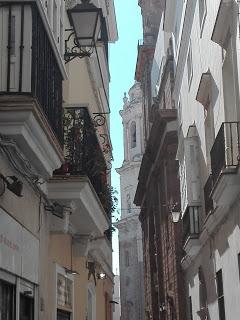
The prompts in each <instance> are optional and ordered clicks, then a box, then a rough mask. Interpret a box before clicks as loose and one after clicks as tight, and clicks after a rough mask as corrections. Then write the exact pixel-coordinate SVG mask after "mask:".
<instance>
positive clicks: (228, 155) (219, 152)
mask: <svg viewBox="0 0 240 320" xmlns="http://www.w3.org/2000/svg"><path fill="white" fill-rule="evenodd" d="M210 155H211V167H212V178H213V183H215V182H216V181H217V179H218V177H219V176H220V174H221V173H222V172H224V170H225V169H228V170H229V172H230V171H231V169H232V170H234V169H236V168H237V167H238V164H239V122H223V123H222V125H221V128H220V129H219V132H218V134H217V137H216V139H215V142H214V144H213V147H212V149H211V152H210ZM226 172H228V171H226Z"/></svg>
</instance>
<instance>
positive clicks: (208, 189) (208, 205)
mask: <svg viewBox="0 0 240 320" xmlns="http://www.w3.org/2000/svg"><path fill="white" fill-rule="evenodd" d="M212 190H213V178H212V175H211V174H210V175H209V177H208V179H207V182H206V184H205V186H204V199H205V213H206V215H208V214H209V213H211V212H212V211H213V199H212Z"/></svg>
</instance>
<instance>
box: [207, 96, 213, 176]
mask: <svg viewBox="0 0 240 320" xmlns="http://www.w3.org/2000/svg"><path fill="white" fill-rule="evenodd" d="M204 113H205V122H204V129H205V144H206V160H207V169H208V172H209V173H210V172H211V155H210V151H211V149H212V146H213V143H214V138H215V130H214V114H213V108H212V105H211V103H210V101H209V98H208V101H207V104H206V106H204Z"/></svg>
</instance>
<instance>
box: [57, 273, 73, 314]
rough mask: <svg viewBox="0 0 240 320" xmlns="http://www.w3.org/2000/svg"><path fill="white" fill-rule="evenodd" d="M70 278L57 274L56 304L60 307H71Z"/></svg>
mask: <svg viewBox="0 0 240 320" xmlns="http://www.w3.org/2000/svg"><path fill="white" fill-rule="evenodd" d="M72 288H73V287H72V280H70V279H68V278H66V277H65V276H64V275H62V274H58V275H57V305H58V307H60V308H64V309H66V308H67V309H72Z"/></svg>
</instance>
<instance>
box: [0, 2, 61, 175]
mask: <svg viewBox="0 0 240 320" xmlns="http://www.w3.org/2000/svg"><path fill="white" fill-rule="evenodd" d="M0 11H2V12H1V13H2V15H1V14H0V23H1V25H2V26H3V28H2V35H3V37H2V38H1V40H0V46H1V54H0V112H1V116H0V119H1V120H2V121H0V128H1V130H0V132H1V134H5V135H8V136H10V137H12V138H13V139H14V140H15V141H17V143H18V144H19V147H20V148H21V149H22V150H23V151H24V152H25V155H26V157H27V158H30V160H31V162H32V163H33V165H34V166H35V168H37V169H38V171H39V173H40V175H42V176H44V177H46V178H49V177H50V176H51V175H52V171H53V170H55V169H56V168H58V167H59V166H60V165H61V162H62V160H63V158H62V150H61V145H62V144H63V134H62V132H63V130H62V79H63V78H62V73H61V71H60V68H59V65H58V62H57V59H56V56H55V54H54V51H53V49H52V46H51V43H50V40H49V37H48V34H47V31H46V29H45V26H44V24H43V21H42V18H41V16H40V13H39V11H38V7H37V5H36V4H34V3H27V2H25V3H24V2H23V3H14V4H12V3H5V4H4V6H3V7H1V8H0ZM3 17H6V19H5V20H4V19H3ZM7 17H10V18H9V19H8V18H7ZM1 19H2V20H1ZM15 22H16V23H15ZM45 158H47V159H48V161H45Z"/></svg>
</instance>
